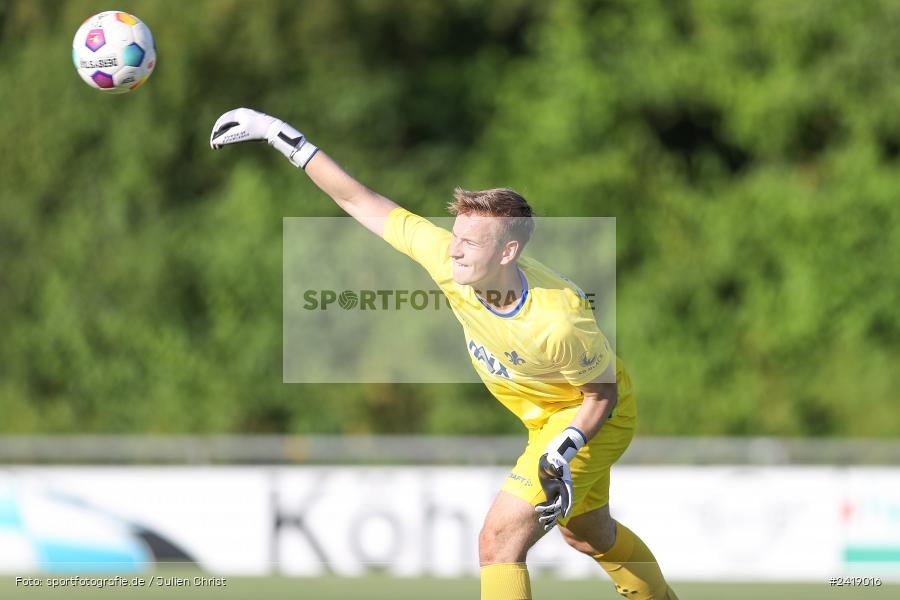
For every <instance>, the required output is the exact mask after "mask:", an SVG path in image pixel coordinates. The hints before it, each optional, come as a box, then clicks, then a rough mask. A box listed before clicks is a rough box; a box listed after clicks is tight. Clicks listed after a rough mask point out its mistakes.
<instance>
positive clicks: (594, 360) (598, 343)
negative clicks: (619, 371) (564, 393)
mask: <svg viewBox="0 0 900 600" xmlns="http://www.w3.org/2000/svg"><path fill="white" fill-rule="evenodd" d="M548 342H549V343H548V350H549V353H550V356H551V357H552V359H553V361H554V364H556V365H557V366H558V369H559V374H560V375H561V376H562V378H563V379H565V381H566V382H568V383H569V384H571V385H574V386H581V385H585V384H587V383H590V382H591V381H594V380H595V379H597V377H599V376H600V374H601V373H603V371H604V370H606V368H607V367H608V366H609V364H610V363H611V362H612V361H613V360H614V358H615V356H614V354H613V351H612V348H611V347H610V345H609V340H607V339H606V336H605V335H603V332H601V331H600V329H599V328H598V327H597V322H596V321H595V320H594V318H593V315H591V314H587V313H585V312H580V313H578V314H577V315H572V318H571V319H570V320H569V321H568V322H566V323H564V324H563V325H562V326H560V327H558V328H556V330H555V331H554V334H553V335H551V338H550V340H549V341H548ZM613 377H615V375H613ZM614 382H615V381H614V380H613V381H610V382H609V383H614Z"/></svg>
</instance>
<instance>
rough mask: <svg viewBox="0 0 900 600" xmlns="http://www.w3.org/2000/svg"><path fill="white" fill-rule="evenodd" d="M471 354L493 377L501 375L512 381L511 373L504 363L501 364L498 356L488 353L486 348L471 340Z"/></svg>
mask: <svg viewBox="0 0 900 600" xmlns="http://www.w3.org/2000/svg"><path fill="white" fill-rule="evenodd" d="M469 352H471V353H472V356H474V357H475V360H477V361H478V362H480V363H482V364H483V365H484V366H485V368H487V370H488V371H489V372H490V373H491V374H492V375H499V376H500V377H506V378H507V379H512V377H511V376H510V375H509V371H507V370H506V367H504V366H503V363H502V362H500V360H499V359H498V358H497V357H496V356H494V355H493V354H491V353H490V352H488V351H487V350H486V349H485V347H484V346H481V345H479V344H476V343H475V342H473V341H472V340H469Z"/></svg>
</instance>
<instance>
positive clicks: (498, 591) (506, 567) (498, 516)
mask: <svg viewBox="0 0 900 600" xmlns="http://www.w3.org/2000/svg"><path fill="white" fill-rule="evenodd" d="M543 535H544V529H543V528H542V527H541V526H540V524H539V523H538V520H537V513H535V512H534V506H532V505H531V504H529V503H528V502H526V501H525V500H523V499H521V498H519V497H517V496H514V495H512V494H510V493H508V492H504V491H501V492H500V493H499V494H497V498H496V499H495V500H494V504H493V505H492V506H491V509H490V510H489V511H488V514H487V516H486V517H485V519H484V526H483V527H482V529H481V534H480V535H479V536H478V559H479V561H480V563H481V600H531V582H530V580H529V579H528V569H527V568H526V567H525V555H526V554H528V549H529V548H531V547H532V546H533V545H534V543H535V542H537V541H538V540H539V539H541V536H543Z"/></svg>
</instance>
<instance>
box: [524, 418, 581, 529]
mask: <svg viewBox="0 0 900 600" xmlns="http://www.w3.org/2000/svg"><path fill="white" fill-rule="evenodd" d="M586 443H587V440H585V437H584V434H582V433H581V431H579V430H578V429H576V428H575V427H566V429H564V430H563V432H562V433H560V434H559V435H558V436H556V437H555V438H553V439H552V440H550V443H549V444H547V450H546V452H545V453H544V454H543V455H542V456H541V458H540V460H539V461H538V480H539V481H540V482H541V487H542V488H543V489H544V495H545V496H546V497H547V500H546V502H543V503H541V504H538V505H537V506H535V507H534V510H535V512H537V513H539V514H540V516H539V517H538V522H540V524H541V525H542V526H543V527H544V531H550V530H551V529H553V527H554V526H555V525H556V521H557V520H558V519H559V518H561V517H562V518H565V517H568V516H569V515H570V514H571V513H572V505H573V502H574V489H573V487H572V472H571V470H570V469H569V461H570V460H572V459H573V458H575V455H576V454H578V451H579V450H580V449H581V448H582V446H584V445H585V444H586Z"/></svg>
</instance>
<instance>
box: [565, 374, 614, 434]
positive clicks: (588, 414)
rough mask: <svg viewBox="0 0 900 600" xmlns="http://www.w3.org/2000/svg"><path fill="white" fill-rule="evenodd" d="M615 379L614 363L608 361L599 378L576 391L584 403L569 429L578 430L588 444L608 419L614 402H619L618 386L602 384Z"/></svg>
mask: <svg viewBox="0 0 900 600" xmlns="http://www.w3.org/2000/svg"><path fill="white" fill-rule="evenodd" d="M615 377H616V361H610V364H609V366H608V367H606V370H605V371H603V373H601V374H600V376H599V377H597V378H596V379H594V381H591V382H590V383H587V384H585V385H582V386H579V387H578V389H579V390H581V392H582V393H583V394H584V401H583V402H582V403H581V408H579V409H578V412H577V413H575V418H573V419H572V423H571V424H570V426H571V427H576V428H578V430H579V431H581V432H582V433H583V434H584V435H585V437H586V438H587V439H586V440H585V442H589V441H590V440H591V438H593V437H594V436H595V435H597V432H598V431H600V428H601V427H602V426H603V423H605V422H606V420H607V419H609V416H610V415H611V414H612V411H613V409H614V408H615V407H616V402H618V400H619V394H618V385H617V384H616V383H603V382H610V381H615Z"/></svg>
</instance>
